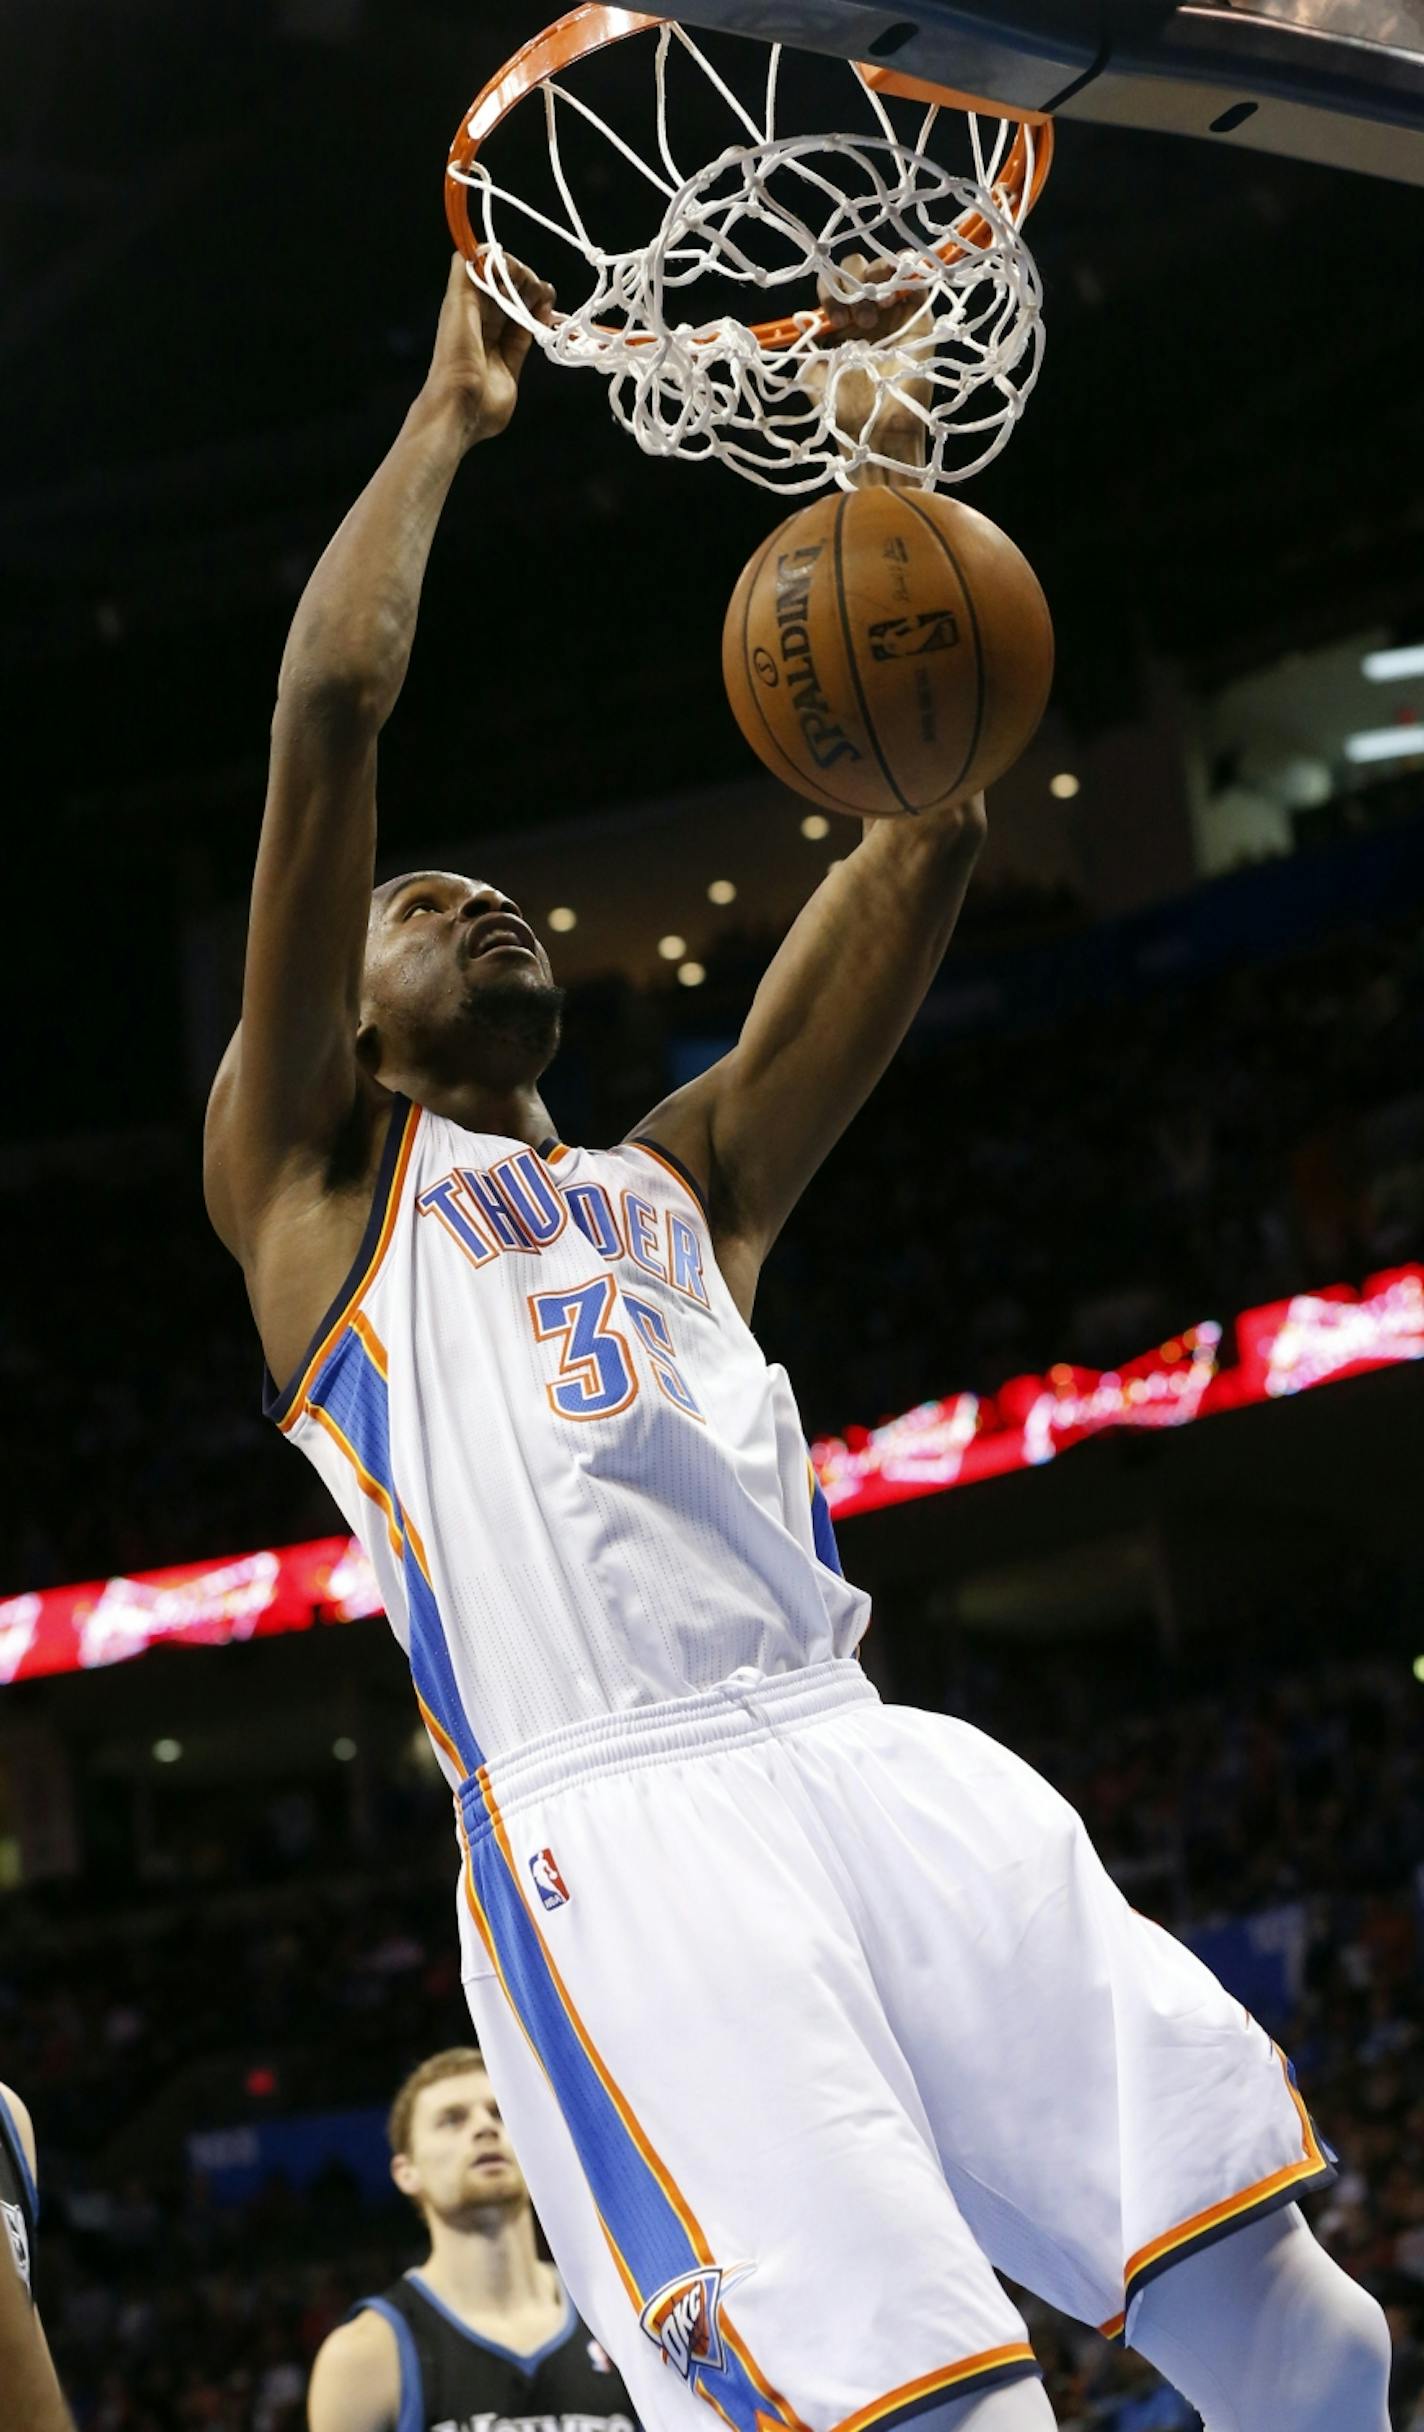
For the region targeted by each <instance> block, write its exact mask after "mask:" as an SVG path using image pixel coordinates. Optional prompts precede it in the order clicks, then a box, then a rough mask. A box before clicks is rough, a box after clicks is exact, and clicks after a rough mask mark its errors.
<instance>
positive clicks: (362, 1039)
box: [356, 1013, 381, 1080]
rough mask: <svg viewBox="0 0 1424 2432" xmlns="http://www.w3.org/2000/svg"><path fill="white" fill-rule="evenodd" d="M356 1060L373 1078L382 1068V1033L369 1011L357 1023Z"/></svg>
mask: <svg viewBox="0 0 1424 2432" xmlns="http://www.w3.org/2000/svg"><path fill="white" fill-rule="evenodd" d="M356 1061H357V1063H358V1064H359V1065H360V1067H361V1069H362V1071H363V1072H366V1073H369V1074H370V1075H371V1077H372V1079H373V1080H374V1078H375V1076H376V1074H377V1073H378V1072H379V1071H380V1069H381V1034H380V1032H379V1030H378V1029H377V1028H376V1025H375V1023H374V1022H373V1021H372V1019H371V1017H370V1015H369V1014H367V1013H363V1014H362V1016H361V1020H360V1022H359V1024H358V1025H357V1030H356Z"/></svg>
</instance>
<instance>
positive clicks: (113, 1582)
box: [0, 1265, 1424, 1754]
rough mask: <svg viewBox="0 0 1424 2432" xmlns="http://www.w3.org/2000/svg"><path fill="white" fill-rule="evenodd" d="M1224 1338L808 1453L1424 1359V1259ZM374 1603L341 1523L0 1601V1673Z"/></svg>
mask: <svg viewBox="0 0 1424 2432" xmlns="http://www.w3.org/2000/svg"><path fill="white" fill-rule="evenodd" d="M1223 1340H1224V1336H1223V1330H1222V1328H1221V1327H1220V1326H1218V1325H1217V1324H1216V1323H1215V1321H1214V1320H1211V1319H1207V1320H1205V1321H1203V1323H1202V1324H1200V1325H1198V1326H1194V1327H1191V1328H1189V1329H1188V1331H1187V1332H1186V1333H1184V1334H1180V1335H1177V1336H1174V1337H1173V1338H1172V1340H1171V1341H1169V1342H1166V1343H1162V1344H1159V1346H1158V1347H1157V1349H1156V1350H1155V1351H1145V1352H1143V1353H1142V1355H1141V1356H1140V1357H1139V1358H1138V1359H1135V1360H1129V1361H1127V1362H1126V1363H1125V1364H1124V1365H1123V1366H1122V1367H1120V1368H1114V1369H1103V1370H1098V1369H1091V1368H1075V1367H1069V1366H1068V1365H1067V1364H1066V1363H1064V1362H1059V1363H1057V1364H1056V1365H1055V1366H1054V1367H1052V1368H1050V1369H1048V1370H1047V1371H1046V1372H1045V1373H1044V1374H1043V1375H1042V1376H1021V1377H1014V1378H1012V1379H1011V1380H1010V1381H1009V1383H1008V1384H1006V1385H1003V1386H1001V1387H1000V1389H999V1391H998V1393H996V1394H994V1395H992V1396H989V1395H980V1394H974V1393H957V1394H951V1395H949V1396H948V1398H947V1399H946V1400H944V1401H940V1402H922V1403H920V1405H919V1406H918V1408H916V1409H914V1410H907V1411H905V1412H904V1413H903V1414H902V1415H901V1416H900V1417H899V1418H895V1419H890V1420H887V1422H886V1423H885V1425H884V1426H881V1427H873V1428H865V1427H853V1428H848V1429H847V1430H846V1432H845V1434H844V1435H843V1436H833V1437H826V1438H823V1439H822V1440H820V1441H819V1442H817V1443H815V1444H813V1445H812V1447H811V1455H812V1459H813V1460H814V1462H815V1465H816V1472H817V1475H818V1477H819V1478H820V1481H821V1485H822V1488H823V1489H824V1492H825V1496H826V1501H827V1504H828V1505H829V1508H830V1511H831V1515H832V1517H833V1518H835V1519H848V1518H850V1517H851V1516H852V1515H853V1514H855V1513H857V1512H868V1511H876V1510H879V1509H881V1508H883V1507H884V1506H885V1505H887V1504H892V1503H908V1502H911V1501H913V1500H915V1499H916V1498H917V1497H919V1496H921V1495H935V1494H942V1493H943V1492H944V1491H945V1490H946V1489H947V1488H949V1487H951V1486H969V1485H972V1484H973V1483H974V1481H975V1480H976V1479H980V1478H994V1477H1002V1476H1003V1475H1005V1473H1006V1472H1008V1471H1010V1470H1016V1469H1035V1468H1039V1467H1041V1466H1042V1465H1043V1464H1044V1463H1045V1462H1048V1461H1052V1460H1055V1459H1056V1458H1057V1456H1058V1455H1059V1453H1061V1452H1066V1451H1068V1450H1069V1449H1070V1448H1071V1447H1072V1446H1073V1445H1074V1444H1082V1443H1086V1442H1087V1441H1088V1439H1089V1438H1090V1437H1092V1436H1096V1435H1101V1434H1103V1433H1104V1432H1105V1431H1106V1430H1107V1429H1109V1428H1118V1427H1131V1428H1163V1427H1184V1426H1186V1425H1188V1424H1189V1423H1190V1422H1191V1421H1192V1420H1193V1419H1202V1418H1209V1417H1211V1416H1212V1415H1213V1414H1214V1413H1215V1412H1217V1411H1222V1410H1240V1409H1243V1408H1245V1407H1246V1406H1247V1405H1248V1404H1250V1403H1253V1402H1273V1401H1279V1400H1282V1399H1283V1398H1285V1397H1287V1396H1289V1395H1291V1394H1294V1393H1304V1392H1309V1391H1310V1390H1311V1389H1312V1388H1313V1387H1315V1386H1317V1385H1325V1384H1330V1383H1333V1382H1335V1381H1337V1380H1339V1379H1340V1378H1343V1377H1350V1376H1362V1375H1364V1374H1365V1373H1366V1372H1367V1371H1368V1370H1370V1369H1374V1368H1392V1367H1397V1366H1399V1365H1400V1364H1401V1363H1402V1362H1404V1361H1408V1360H1419V1359H1424V1265H1418V1266H1407V1267H1392V1268H1390V1269H1388V1270H1387V1271H1386V1272H1384V1273H1383V1274H1379V1275H1372V1276H1370V1277H1369V1278H1368V1279H1367V1281H1366V1282H1365V1283H1364V1284H1363V1286H1362V1287H1361V1288H1360V1290H1359V1291H1356V1290H1355V1289H1354V1288H1353V1286H1351V1285H1349V1284H1330V1285H1327V1286H1325V1287H1324V1288H1323V1289H1322V1290H1320V1291H1318V1292H1301V1293H1297V1294H1295V1296H1294V1297H1293V1298H1292V1299H1290V1300H1282V1301H1273V1302H1271V1303H1270V1304H1269V1305H1267V1306H1266V1307H1263V1308H1260V1309H1245V1310H1243V1311H1242V1312H1241V1314H1240V1315H1239V1316H1238V1318H1237V1320H1236V1325H1235V1349H1236V1361H1235V1365H1234V1366H1230V1367H1228V1366H1225V1365H1223V1362H1222V1344H1223ZM380 1610H381V1599H380V1595H379V1592H378V1590H377V1587H376V1580H375V1574H374V1572H373V1571H372V1569H371V1566H370V1564H369V1563H368V1562H367V1560H366V1556H365V1554H364V1553H363V1551H362V1549H361V1547H360V1545H359V1544H358V1543H357V1541H356V1539H355V1538H354V1537H318V1538H315V1539H313V1540H311V1541H310V1542H309V1543H307V1544H305V1545H289V1546H285V1547H282V1548H277V1549H274V1548H269V1549H267V1550H266V1551H264V1552H262V1553H257V1554H244V1555H241V1556H239V1557H236V1558H227V1559H224V1560H220V1561H215V1562H207V1563H188V1564H180V1565H177V1566H175V1567H174V1568H172V1569H170V1570H162V1571H145V1572H140V1573H138V1574H136V1575H135V1576H134V1577H132V1578H118V1579H91V1580H86V1581H84V1582H83V1583H82V1584H81V1585H79V1586H77V1587H68V1588H44V1589H40V1590H36V1591H34V1592H32V1593H30V1594H27V1595H21V1596H12V1597H10V1598H9V1599H8V1600H6V1601H3V1602H0V1682H6V1681H14V1680H33V1679H36V1678H37V1677H39V1676H40V1675H41V1674H44V1673H52V1672H80V1671H93V1670H96V1669H98V1668H100V1667H101V1666H103V1665H105V1664H114V1663H123V1662H125V1661H126V1660H127V1659H128V1658H129V1657H131V1656H135V1655H142V1654H145V1653H146V1652H147V1650H148V1649H149V1648H150V1647H155V1646H173V1645H180V1646H208V1647H212V1646H226V1645H229V1644H231V1642H232V1641H234V1640H236V1639H248V1638H269V1637H276V1636H278V1635H280V1634H281V1633H283V1632H286V1631H290V1630H307V1629H310V1628H311V1627H312V1626H313V1624H314V1623H319V1622H345V1621H363V1620H366V1619H368V1618H369V1617H370V1616H372V1615H373V1614H376V1613H379V1612H380ZM341 1746H342V1743H341V1742H338V1743H336V1746H335V1748H334V1749H333V1754H336V1753H339V1750H340V1748H341ZM353 1753H354V1750H353Z"/></svg>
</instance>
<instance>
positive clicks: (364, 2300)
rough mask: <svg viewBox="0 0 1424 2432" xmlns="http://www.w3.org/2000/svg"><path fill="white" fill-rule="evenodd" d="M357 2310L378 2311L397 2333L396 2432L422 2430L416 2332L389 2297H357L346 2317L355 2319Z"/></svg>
mask: <svg viewBox="0 0 1424 2432" xmlns="http://www.w3.org/2000/svg"><path fill="white" fill-rule="evenodd" d="M358 2314H379V2315H380V2317H381V2320H382V2322H388V2323H389V2324H390V2326H391V2329H392V2330H393V2331H394V2332H395V2335H396V2356H397V2360H398V2362H399V2366H400V2412H399V2414H398V2415H397V2417H396V2432H425V2377H424V2375H423V2374H422V2372H421V2370H420V2353H419V2350H418V2349H417V2347H416V2344H415V2333H414V2332H413V2331H412V2329H411V2327H410V2324H409V2323H408V2322H407V2321H406V2318H405V2316H404V2314H402V2313H401V2312H400V2311H399V2309H398V2308H397V2307H396V2306H394V2305H392V2304H391V2302H390V2299H389V2298H388V2297H358V2298H357V2300H356V2303H355V2304H354V2305H353V2306H352V2308H351V2311H350V2313H349V2314H348V2315H347V2317H346V2319H347V2321H348V2322H354V2321H355V2319H356V2317H357V2315H358Z"/></svg>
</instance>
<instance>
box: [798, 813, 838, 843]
mask: <svg viewBox="0 0 1424 2432" xmlns="http://www.w3.org/2000/svg"><path fill="white" fill-rule="evenodd" d="M830 832H831V823H830V821H829V819H827V818H826V817H825V815H824V813H823V812H821V811H808V812H807V813H806V816H805V818H804V819H803V820H802V822H801V833H802V835H803V836H804V837H805V838H806V841H807V843H808V844H819V843H820V841H821V838H822V837H823V836H829V834H830Z"/></svg>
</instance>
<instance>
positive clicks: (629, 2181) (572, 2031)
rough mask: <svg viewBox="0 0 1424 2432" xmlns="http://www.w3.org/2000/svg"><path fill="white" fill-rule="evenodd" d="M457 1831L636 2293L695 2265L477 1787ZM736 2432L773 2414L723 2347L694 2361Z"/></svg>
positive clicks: (651, 2290)
mask: <svg viewBox="0 0 1424 2432" xmlns="http://www.w3.org/2000/svg"><path fill="white" fill-rule="evenodd" d="M463 1805H464V1812H465V1829H466V1833H467V1836H468V1840H469V1848H470V1859H471V1863H472V1866H473V1868H474V1874H475V1883H476V1886H477V1889H478V1892H479V1897H480V1903H481V1906H482V1907H483V1909H484V1912H485V1916H486V1919H487V1921H488V1924H489V1930H490V1935H491V1938H492V1940H493V1942H494V1947H495V1950H496V1952H497V1953H498V1956H499V1964H500V1968H501V1971H502V1973H503V1977H504V1981H505V1984H506V1986H507V1987H508V1990H509V1996H510V1999H511V2001H512V2002H513V2004H514V2007H515V2009H516V2010H517V2012H518V2014H519V2017H520V2020H521V2021H522V2023H523V2026H524V2029H525V2032H526V2033H527V2034H528V2036H529V2039H530V2041H531V2043H532V2044H533V2046H534V2049H535V2051H536V2052H537V2053H538V2055H539V2058H540V2060H541V2061H542V2063H543V2065H544V2068H545V2071H546V2072H547V2074H548V2078H549V2082H550V2084H551V2086H552V2087H553V2090H554V2095H555V2098H556V2100H557V2102H558V2105H559V2109H560V2111H561V2112H562V2113H563V2116H564V2121H565V2124H566V2125H567V2127H568V2131H569V2134H570V2136H571V2137H572V2138H573V2141H574V2145H575V2147H576V2148H577V2151H578V2157H579V2161H580V2162H581V2164H582V2166H583V2173H584V2177H585V2178H586V2180H587V2181H588V2186H589V2191H590V2193H591V2194H592V2197H593V2200H594V2203H595V2204H596V2206H597V2207H598V2211H599V2215H600V2217H601V2218H602V2220H603V2221H604V2222H605V2223H606V2225H607V2228H608V2232H609V2234H610V2236H611V2237H612V2238H613V2240H614V2242H615V2243H616V2245H617V2247H618V2251H619V2253H620V2254H621V2255H622V2257H623V2260H624V2262H625V2263H626V2264H627V2266H628V2269H629V2271H630V2272H631V2274H632V2276H633V2279H634V2280H635V2282H636V2283H637V2287H638V2291H639V2295H640V2296H641V2297H642V2298H643V2299H644V2300H646V2299H647V2298H649V2297H651V2296H653V2295H655V2294H656V2293H657V2292H658V2291H659V2290H660V2289H663V2288H666V2287H667V2285H668V2283H669V2282H670V2281H674V2280H677V2279H679V2278H680V2277H681V2276H682V2274H683V2273H685V2272H694V2271H697V2270H698V2269H699V2268H700V2267H701V2266H702V2264H703V2261H704V2258H703V2257H702V2256H700V2255H699V2254H698V2252H697V2250H696V2248H695V2247H694V2246H693V2244H692V2240H691V2238H690V2237H689V2235H688V2233H687V2230H686V2229H685V2228H684V2226H683V2223H682V2221H681V2220H680V2219H679V2217H678V2214H677V2213H676V2211H675V2210H674V2208H673V2205H672V2203H671V2201H670V2200H669V2198H668V2196H667V2195H666V2193H665V2192H664V2190H663V2187H662V2185H661V2184H660V2182H659V2180H658V2179H657V2177H656V2176H655V2175H654V2173H653V2170H652V2169H651V2167H650V2165H649V2163H648V2162H647V2161H646V2160H645V2159H644V2156H643V2154H642V2153H641V2152H640V2150H639V2148H638V2146H637V2144H636V2143H635V2142H634V2139H633V2137H632V2136H631V2134H630V2133H629V2131H628V2129H627V2127H626V2126H625V2125H624V2122H623V2119H622V2116H621V2114H620V2112H619V2110H618V2107H617V2105H616V2103H615V2102H614V2100H613V2097H612V2095H611V2094H610V2093H609V2091H608V2088H607V2086H606V2085H605V2083H604V2081H603V2077H602V2075H601V2074H600V2072H599V2070H598V2069H597V2068H596V2067H595V2066H594V2063H593V2061H592V2059H591V2058H590V2056H589V2053H588V2051H587V2050H586V2048H585V2046H584V2043H583V2039H582V2037H581V2036H580V2034H579V2032H578V2029H577V2028H576V2027H575V2025H574V2022H573V2020H572V2018H571V2017H570V2016H569V2013H568V2011H567V2009H566V2008H565V2007H564V2003H563V2000H562V1998H561V1995H560V1992H559V1988H558V1985H557V1984H556V1982H555V1980H554V1976H553V1972H552V1970H551V1968H550V1965H549V1960H548V1957H547V1955H546V1953H545V1950H544V1945H543V1942H542V1941H541V1939H540V1936H539V1932H538V1929H537V1927H536V1926H535V1924H534V1921H533V1919H532V1917H531V1916H530V1914H529V1911H528V1909H527V1908H526V1907H525V1905H524V1901H523V1898H522V1896H521V1893H520V1890H519V1886H518V1885H517V1884H516V1883H515V1882H514V1881H513V1880H512V1879H511V1876H510V1872H509V1867H508V1865H507V1863H506V1860H505V1857H504V1853H503V1851H502V1850H501V1849H500V1847H499V1845H498V1843H497V1841H496V1840H495V1837H494V1834H493V1831H492V1830H491V1828H490V1824H489V1820H488V1811H487V1809H486V1808H485V1806H484V1804H483V1799H482V1797H481V1794H480V1791H479V1788H478V1786H477V1785H475V1784H473V1783H471V1784H470V1785H468V1786H467V1788H466V1790H465V1792H464V1794H463ZM698 2379H699V2380H700V2381H701V2382H703V2383H704V2384H705V2385H706V2387H707V2389H708V2391H709V2392H715V2395H716V2398H717V2402H718V2404H719V2406H721V2407H722V2408H723V2410H724V2411H725V2413H726V2414H727V2415H728V2416H730V2418H731V2420H732V2422H733V2423H734V2424H735V2425H736V2426H737V2427H738V2432H757V2418H758V2416H759V2415H760V2416H761V2417H762V2418H767V2417H770V2418H771V2419H772V2421H773V2422H774V2421H775V2420H776V2411H775V2409H774V2407H773V2406H772V2405H771V2403H770V2401H769V2400H768V2399H767V2398H766V2397H764V2396H763V2395H762V2393H761V2392H760V2391H759V2390H758V2389H757V2387H756V2385H755V2383H754V2382H753V2380H752V2378H751V2375H750V2374H749V2373H748V2372H747V2370H746V2367H745V2366H744V2365H743V2364H742V2362H741V2359H740V2358H739V2357H737V2356H735V2355H733V2354H732V2353H731V2351H730V2350H727V2351H725V2353H724V2357H723V2362H722V2365H721V2368H720V2369H719V2370H716V2371H713V2370H712V2369H711V2368H710V2367H709V2366H707V2365H702V2366H699V2367H698Z"/></svg>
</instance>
